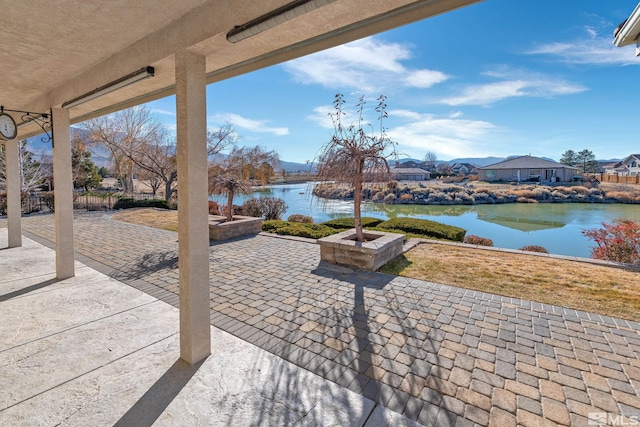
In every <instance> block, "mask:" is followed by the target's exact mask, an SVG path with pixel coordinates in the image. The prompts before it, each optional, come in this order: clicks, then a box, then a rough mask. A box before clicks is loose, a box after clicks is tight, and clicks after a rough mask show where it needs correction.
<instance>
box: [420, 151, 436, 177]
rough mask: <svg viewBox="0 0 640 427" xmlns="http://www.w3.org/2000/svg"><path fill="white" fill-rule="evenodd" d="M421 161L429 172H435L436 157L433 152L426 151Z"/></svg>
mask: <svg viewBox="0 0 640 427" xmlns="http://www.w3.org/2000/svg"><path fill="white" fill-rule="evenodd" d="M423 161H424V163H425V165H426V166H427V167H428V168H429V170H430V171H431V172H435V170H436V162H437V161H438V156H437V155H436V153H435V152H433V151H427V152H426V154H425V155H424V159H423Z"/></svg>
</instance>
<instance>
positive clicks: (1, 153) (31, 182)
mask: <svg viewBox="0 0 640 427" xmlns="http://www.w3.org/2000/svg"><path fill="white" fill-rule="evenodd" d="M5 144H18V162H19V164H20V167H19V171H20V191H21V192H28V191H31V190H33V189H35V188H37V187H38V186H40V185H42V184H43V183H44V181H45V179H46V178H47V176H48V175H49V174H50V171H49V170H48V168H47V167H45V166H43V165H42V164H41V163H40V162H38V161H36V160H35V159H34V156H33V153H32V152H31V151H29V150H28V149H27V140H26V139H24V140H22V141H19V142H15V141H7V142H5V143H4V144H2V145H0V189H3V190H4V189H6V188H7V177H6V175H5V174H6V153H5Z"/></svg>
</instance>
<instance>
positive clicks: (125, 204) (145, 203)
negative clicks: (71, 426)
mask: <svg viewBox="0 0 640 427" xmlns="http://www.w3.org/2000/svg"><path fill="white" fill-rule="evenodd" d="M131 208H161V209H169V204H168V203H167V201H166V200H162V199H146V200H133V199H130V198H127V197H121V198H119V199H118V201H117V202H116V203H115V205H113V209H114V210H118V209H131Z"/></svg>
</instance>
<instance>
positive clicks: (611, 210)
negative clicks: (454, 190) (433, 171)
mask: <svg viewBox="0 0 640 427" xmlns="http://www.w3.org/2000/svg"><path fill="white" fill-rule="evenodd" d="M249 197H280V198H282V199H284V201H285V202H286V203H287V206H288V209H287V211H286V212H285V214H284V215H283V219H286V218H287V217H288V216H289V215H291V214H294V213H297V214H303V215H309V216H311V217H312V218H313V219H314V221H315V222H322V221H327V220H329V219H334V218H340V217H345V216H353V201H342V200H328V201H325V200H323V199H319V198H317V197H315V196H312V195H311V188H310V187H309V186H308V185H307V184H288V185H275V186H269V187H264V188H261V189H259V190H257V191H255V192H254V193H253V194H251V195H248V196H237V197H236V198H234V204H238V205H240V204H242V202H243V201H244V200H246V199H247V198H249ZM212 200H216V201H218V202H220V203H222V204H225V203H226V202H225V201H224V198H212ZM362 215H363V216H371V217H376V218H383V219H389V218H396V217H412V218H424V219H430V220H432V221H438V222H441V223H444V224H449V225H455V226H457V227H461V228H464V229H465V230H467V234H468V235H469V234H475V235H478V236H481V237H486V238H489V239H491V240H493V245H494V246H496V247H502V248H512V249H518V248H520V247H522V246H525V245H540V246H544V247H545V248H547V250H549V252H551V253H554V254H560V255H571V256H579V257H589V256H590V253H591V248H592V247H593V246H594V244H593V241H591V240H589V239H587V238H586V237H584V236H583V235H582V233H581V231H582V230H585V229H590V228H597V227H600V225H601V222H602V221H606V222H610V221H611V220H613V219H615V218H625V219H632V220H635V221H640V205H623V204H583V203H512V204H503V205H475V206H425V205H385V204H379V203H363V205H362Z"/></svg>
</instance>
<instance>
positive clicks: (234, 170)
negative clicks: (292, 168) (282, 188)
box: [209, 146, 279, 221]
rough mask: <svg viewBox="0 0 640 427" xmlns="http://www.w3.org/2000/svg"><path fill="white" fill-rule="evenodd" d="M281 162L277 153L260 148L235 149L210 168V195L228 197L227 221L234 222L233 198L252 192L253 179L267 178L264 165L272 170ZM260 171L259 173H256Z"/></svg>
mask: <svg viewBox="0 0 640 427" xmlns="http://www.w3.org/2000/svg"><path fill="white" fill-rule="evenodd" d="M278 162H279V159H278V154H277V153H276V152H275V151H266V150H265V149H264V148H262V147H260V146H256V147H253V148H246V147H243V148H234V149H233V150H232V151H231V153H229V155H228V156H226V157H224V158H222V159H221V160H220V161H218V162H217V163H214V164H211V165H210V166H209V195H211V194H219V195H224V196H227V208H226V217H227V221H232V220H233V198H234V197H235V195H236V194H249V193H250V192H251V179H260V180H261V181H263V180H264V179H265V178H264V176H263V175H262V174H261V173H260V171H261V168H263V169H264V165H265V164H267V165H270V166H271V170H273V167H274V166H275V165H277V164H278ZM256 171H258V172H256Z"/></svg>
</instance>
